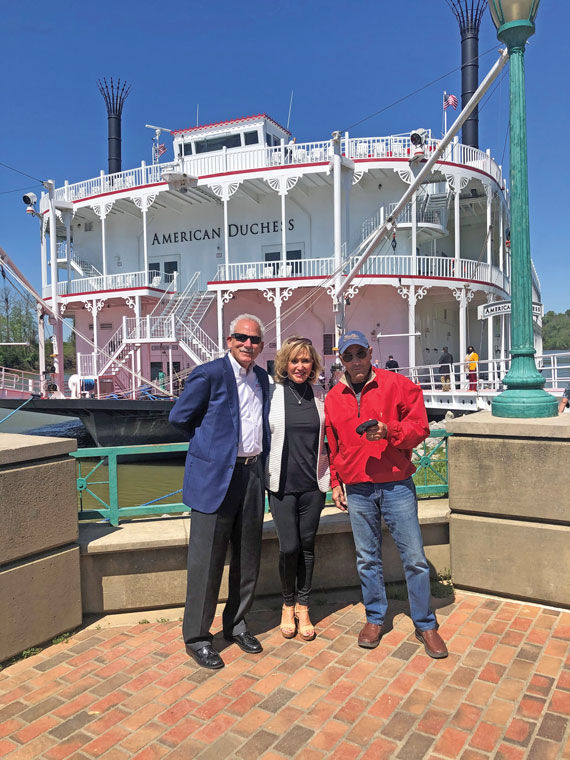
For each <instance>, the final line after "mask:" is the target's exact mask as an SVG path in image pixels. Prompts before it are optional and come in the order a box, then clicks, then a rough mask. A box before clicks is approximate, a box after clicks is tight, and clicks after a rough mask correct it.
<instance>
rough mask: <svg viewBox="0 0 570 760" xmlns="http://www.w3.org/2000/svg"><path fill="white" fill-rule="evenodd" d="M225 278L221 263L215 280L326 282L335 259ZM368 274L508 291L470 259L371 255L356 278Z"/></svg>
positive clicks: (261, 265)
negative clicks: (437, 279) (467, 282)
mask: <svg viewBox="0 0 570 760" xmlns="http://www.w3.org/2000/svg"><path fill="white" fill-rule="evenodd" d="M358 258H359V257H358V256H357V255H356V254H355V255H353V256H349V258H348V259H346V260H345V266H344V269H343V272H344V273H345V274H346V273H347V272H348V271H349V269H351V268H352V267H353V266H354V264H355V263H356V262H357V260H358ZM228 269H229V271H228V274H227V276H226V275H225V266H224V265H223V264H220V265H219V266H218V272H217V274H216V277H215V279H214V281H217V282H220V281H224V280H231V281H242V282H243V281H247V280H263V279H268V280H275V279H288V278H292V277H296V278H298V277H301V278H305V277H321V278H323V279H326V278H328V277H330V276H331V275H333V274H334V259H333V258H326V259H325V258H320V259H297V260H295V261H288V262H287V263H286V264H285V268H283V264H282V263H281V262H279V261H273V262H267V261H251V262H241V263H236V264H230V265H229V267H228ZM370 275H374V276H383V277H404V276H416V277H441V278H444V279H448V280H478V281H480V282H485V283H489V284H490V285H496V286H497V287H499V288H502V289H503V290H505V291H508V287H509V278H508V277H507V276H506V275H505V274H504V273H503V272H501V270H500V269H498V268H497V267H495V266H492V265H491V266H490V265H489V264H487V263H484V262H478V261H472V260H470V259H459V261H456V260H455V259H452V258H448V257H446V256H371V257H370V258H369V259H368V260H367V261H366V262H365V264H364V265H363V268H362V270H361V272H360V273H359V274H358V275H357V277H367V276H370Z"/></svg>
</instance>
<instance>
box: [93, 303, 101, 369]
mask: <svg viewBox="0 0 570 760" xmlns="http://www.w3.org/2000/svg"><path fill="white" fill-rule="evenodd" d="M98 313H99V312H98V310H97V298H94V299H93V306H92V310H91V316H92V317H93V372H94V374H95V375H96V376H97V375H98V374H99V373H98V372H97V349H98V348H99V329H98V327H99V326H98V323H97V314H98Z"/></svg>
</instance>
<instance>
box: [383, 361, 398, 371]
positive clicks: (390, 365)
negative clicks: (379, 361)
mask: <svg viewBox="0 0 570 760" xmlns="http://www.w3.org/2000/svg"><path fill="white" fill-rule="evenodd" d="M399 366H400V365H399V364H398V362H397V361H396V360H395V359H388V361H387V362H386V369H391V370H392V371H394V370H395V369H398V367H399Z"/></svg>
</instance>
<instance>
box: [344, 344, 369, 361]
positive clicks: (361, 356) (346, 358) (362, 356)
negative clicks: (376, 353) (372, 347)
mask: <svg viewBox="0 0 570 760" xmlns="http://www.w3.org/2000/svg"><path fill="white" fill-rule="evenodd" d="M367 356H368V351H365V350H364V349H363V348H361V349H359V350H358V351H357V352H356V354H342V360H343V362H346V363H347V364H348V363H349V362H351V361H354V359H366V357H367Z"/></svg>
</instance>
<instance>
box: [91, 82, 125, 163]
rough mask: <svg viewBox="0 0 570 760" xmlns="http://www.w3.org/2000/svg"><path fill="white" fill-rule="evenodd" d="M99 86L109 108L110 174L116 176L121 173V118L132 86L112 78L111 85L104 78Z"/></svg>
mask: <svg viewBox="0 0 570 760" xmlns="http://www.w3.org/2000/svg"><path fill="white" fill-rule="evenodd" d="M97 84H98V85H99V92H100V93H101V95H102V96H103V100H104V101H105V105H106V106H107V123H108V135H109V138H108V139H109V169H108V171H109V174H115V172H120V171H121V116H122V114H123V105H124V103H125V100H126V99H127V95H128V94H129V92H130V90H131V86H130V84H129V85H127V83H126V82H121V80H120V79H117V81H116V82H113V77H111V83H110V84H109V83H108V82H107V80H106V79H105V78H104V77H103V80H102V81H101V80H99V81H98V82H97Z"/></svg>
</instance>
